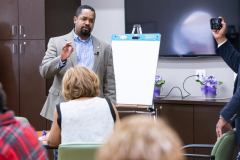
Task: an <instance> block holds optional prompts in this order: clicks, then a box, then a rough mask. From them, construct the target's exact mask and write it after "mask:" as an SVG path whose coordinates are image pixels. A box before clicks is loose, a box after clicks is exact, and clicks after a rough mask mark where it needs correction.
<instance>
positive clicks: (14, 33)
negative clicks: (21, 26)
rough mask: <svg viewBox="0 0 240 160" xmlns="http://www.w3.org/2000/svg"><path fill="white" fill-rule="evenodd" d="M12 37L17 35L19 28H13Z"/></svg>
mask: <svg viewBox="0 0 240 160" xmlns="http://www.w3.org/2000/svg"><path fill="white" fill-rule="evenodd" d="M12 35H14V36H15V35H17V26H15V25H13V26H12Z"/></svg>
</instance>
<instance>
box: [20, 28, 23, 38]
mask: <svg viewBox="0 0 240 160" xmlns="http://www.w3.org/2000/svg"><path fill="white" fill-rule="evenodd" d="M19 34H20V35H21V36H22V35H23V26H19Z"/></svg>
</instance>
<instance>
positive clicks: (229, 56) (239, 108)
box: [216, 40, 240, 124]
mask: <svg viewBox="0 0 240 160" xmlns="http://www.w3.org/2000/svg"><path fill="white" fill-rule="evenodd" d="M216 52H217V54H219V55H220V56H221V57H222V58H223V60H224V61H225V62H226V63H227V65H228V66H229V67H230V68H231V69H232V70H233V71H234V72H235V73H238V71H239V64H240V53H239V52H238V51H237V50H236V49H234V47H233V46H232V45H231V43H230V42H229V41H228V40H227V41H226V42H225V43H224V44H223V45H222V46H220V47H219V48H218V49H216ZM220 114H221V115H222V117H223V118H224V119H225V120H226V121H227V122H228V123H230V124H231V123H232V122H234V120H235V119H236V118H237V117H238V116H239V114H240V88H239V87H238V88H236V92H235V93H234V95H233V97H232V98H231V100H230V101H229V102H228V103H227V105H226V106H225V107H224V108H223V109H222V110H221V112H220Z"/></svg>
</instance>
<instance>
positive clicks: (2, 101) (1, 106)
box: [0, 83, 7, 113]
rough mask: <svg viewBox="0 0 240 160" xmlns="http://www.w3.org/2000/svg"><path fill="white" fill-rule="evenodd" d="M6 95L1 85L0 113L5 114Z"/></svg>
mask: <svg viewBox="0 0 240 160" xmlns="http://www.w3.org/2000/svg"><path fill="white" fill-rule="evenodd" d="M5 105H6V94H5V92H4V90H3V88H2V84H1V83H0V113H4V112H5V111H6V110H7V108H6V106H5Z"/></svg>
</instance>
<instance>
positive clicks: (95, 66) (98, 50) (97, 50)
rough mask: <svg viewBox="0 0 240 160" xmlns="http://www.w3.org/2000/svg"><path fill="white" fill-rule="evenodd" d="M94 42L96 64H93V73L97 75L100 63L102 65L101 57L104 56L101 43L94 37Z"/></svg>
mask: <svg viewBox="0 0 240 160" xmlns="http://www.w3.org/2000/svg"><path fill="white" fill-rule="evenodd" d="M92 42H93V48H94V63H93V71H94V72H95V73H96V71H97V69H98V66H99V63H100V59H101V58H100V57H101V56H102V53H101V43H100V42H99V41H98V40H97V39H96V38H95V37H94V36H92Z"/></svg>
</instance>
